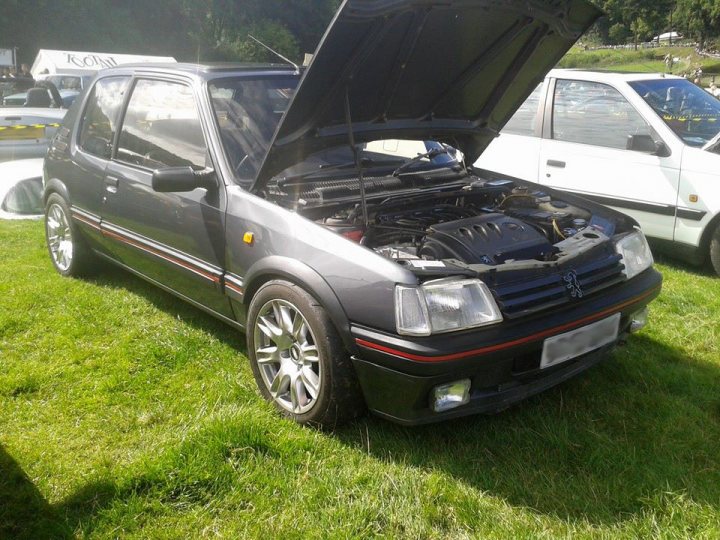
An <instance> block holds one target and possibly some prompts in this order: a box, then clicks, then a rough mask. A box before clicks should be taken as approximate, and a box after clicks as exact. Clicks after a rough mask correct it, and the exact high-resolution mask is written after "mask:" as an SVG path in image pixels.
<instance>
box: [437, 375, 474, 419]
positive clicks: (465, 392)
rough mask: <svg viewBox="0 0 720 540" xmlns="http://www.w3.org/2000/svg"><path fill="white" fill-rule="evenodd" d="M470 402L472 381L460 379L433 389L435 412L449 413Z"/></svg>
mask: <svg viewBox="0 0 720 540" xmlns="http://www.w3.org/2000/svg"><path fill="white" fill-rule="evenodd" d="M468 401H470V379H460V380H459V381H454V382H451V383H447V384H441V385H440V386H436V387H435V388H433V392H432V409H433V411H435V412H442V411H447V410H449V409H454V408H455V407H459V406H460V405H465V404H466V403H467V402H468Z"/></svg>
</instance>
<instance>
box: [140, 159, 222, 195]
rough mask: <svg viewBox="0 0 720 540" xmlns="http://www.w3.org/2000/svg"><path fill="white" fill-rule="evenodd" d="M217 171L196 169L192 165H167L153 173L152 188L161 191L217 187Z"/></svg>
mask: <svg viewBox="0 0 720 540" xmlns="http://www.w3.org/2000/svg"><path fill="white" fill-rule="evenodd" d="M216 186H217V184H216V182H215V171H214V170H213V169H205V170H202V171H195V170H193V168H192V167H190V166H188V167H165V168H163V169H156V170H155V171H154V172H153V175H152V188H153V189H154V190H155V191H158V192H160V193H169V192H175V191H193V190H194V189H196V188H205V189H211V188H214V187H216Z"/></svg>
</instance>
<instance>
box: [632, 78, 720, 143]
mask: <svg viewBox="0 0 720 540" xmlns="http://www.w3.org/2000/svg"><path fill="white" fill-rule="evenodd" d="M629 84H630V86H631V87H632V88H633V90H635V91H636V92H637V93H638V94H640V96H641V97H642V98H643V99H644V100H645V102H646V103H647V104H648V105H650V106H651V107H652V108H653V110H654V111H655V112H656V113H657V114H658V115H659V116H660V118H662V119H663V121H664V122H665V123H666V124H667V125H668V126H669V127H670V129H672V130H673V131H674V132H675V133H676V134H677V135H678V137H680V138H681V139H682V140H683V141H685V143H686V144H688V145H690V146H703V145H704V144H706V143H707V142H708V141H710V140H711V139H713V138H714V137H715V136H716V135H717V134H718V132H720V100H718V99H717V98H715V97H714V96H712V95H711V94H709V93H708V92H706V91H705V90H703V89H702V88H699V87H698V86H696V85H694V84H693V83H691V82H690V81H686V80H684V79H655V80H649V81H635V82H631V83H629Z"/></svg>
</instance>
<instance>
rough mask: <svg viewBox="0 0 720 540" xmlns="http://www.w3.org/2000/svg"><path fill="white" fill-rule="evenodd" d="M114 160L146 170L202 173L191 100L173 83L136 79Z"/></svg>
mask: <svg viewBox="0 0 720 540" xmlns="http://www.w3.org/2000/svg"><path fill="white" fill-rule="evenodd" d="M116 157H117V159H119V160H121V161H125V162H127V163H132V164H133V165H140V166H142V167H147V168H150V169H158V168H162V167H180V166H187V165H189V166H191V167H193V168H194V169H203V168H204V167H205V162H206V158H207V146H206V144H205V138H204V137H203V133H202V127H201V125H200V117H199V114H198V109H197V105H196V103H195V96H194V95H193V92H192V90H191V88H190V87H188V86H186V85H184V84H181V83H175V82H169V81H158V80H151V79H140V80H138V81H137V83H136V84H135V88H134V89H133V91H132V95H131V96H130V101H129V102H128V107H127V111H126V112H125V118H124V120H123V124H122V129H121V131H120V140H119V142H118V150H117V156H116Z"/></svg>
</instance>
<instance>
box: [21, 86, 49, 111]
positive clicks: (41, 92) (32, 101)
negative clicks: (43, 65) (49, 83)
mask: <svg viewBox="0 0 720 540" xmlns="http://www.w3.org/2000/svg"><path fill="white" fill-rule="evenodd" d="M51 104H52V101H51V100H50V94H48V91H47V89H45V88H31V89H30V90H28V92H27V97H26V98H25V107H49V106H50V105H51Z"/></svg>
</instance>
